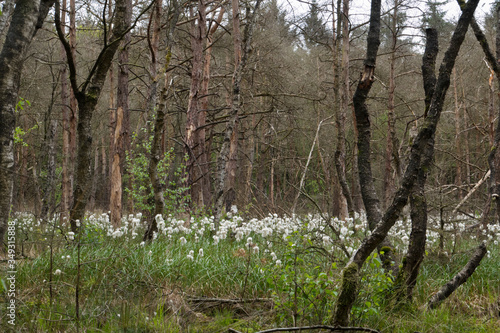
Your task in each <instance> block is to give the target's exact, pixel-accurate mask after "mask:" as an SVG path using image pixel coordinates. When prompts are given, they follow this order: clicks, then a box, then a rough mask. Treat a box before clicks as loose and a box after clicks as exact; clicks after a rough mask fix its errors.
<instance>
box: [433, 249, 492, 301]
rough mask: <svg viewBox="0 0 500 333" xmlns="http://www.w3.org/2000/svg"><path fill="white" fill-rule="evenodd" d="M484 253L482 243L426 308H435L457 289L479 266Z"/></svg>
mask: <svg viewBox="0 0 500 333" xmlns="http://www.w3.org/2000/svg"><path fill="white" fill-rule="evenodd" d="M486 252H487V250H486V245H484V243H481V244H480V245H479V246H478V247H477V248H476V251H475V252H474V255H473V256H472V258H471V259H470V260H469V262H468V263H467V265H465V266H464V268H462V270H461V271H460V272H458V274H457V275H455V277H454V278H453V279H452V280H451V281H449V282H448V283H447V284H445V285H444V286H443V287H442V288H441V290H440V291H438V292H437V293H436V294H434V295H433V296H432V297H431V299H430V300H429V303H428V304H427V306H428V307H429V308H430V309H435V308H437V307H438V306H439V304H441V302H442V301H444V300H445V299H447V298H448V297H449V296H450V295H451V294H452V293H453V292H454V291H455V290H456V289H457V288H458V287H460V286H461V285H462V284H464V283H465V282H466V281H467V279H468V278H469V277H471V275H472V274H473V273H474V271H475V270H476V268H477V267H478V266H479V264H480V263H481V260H482V259H483V257H484V256H485V254H486Z"/></svg>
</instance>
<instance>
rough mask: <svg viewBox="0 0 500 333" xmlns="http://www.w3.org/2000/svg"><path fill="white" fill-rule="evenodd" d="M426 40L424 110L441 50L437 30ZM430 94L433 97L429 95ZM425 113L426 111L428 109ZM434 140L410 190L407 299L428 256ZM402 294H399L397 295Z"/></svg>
mask: <svg viewBox="0 0 500 333" xmlns="http://www.w3.org/2000/svg"><path fill="white" fill-rule="evenodd" d="M426 35H427V42H426V48H425V52H424V56H423V64H422V75H423V80H424V90H425V96H426V99H425V100H426V101H429V104H426V105H425V110H426V111H427V110H429V108H430V101H431V99H432V95H433V94H434V86H435V83H436V74H435V66H436V57H437V54H438V51H439V46H438V32H437V30H435V29H427V30H426ZM429 96H431V98H427V97H429ZM426 111H425V112H424V114H426V113H427V112H426ZM433 146H434V139H431V140H429V143H428V144H427V146H426V147H425V148H424V151H423V154H422V155H423V156H422V161H421V167H420V170H418V174H417V180H416V181H415V184H414V185H413V189H412V190H411V193H410V217H411V233H410V243H409V246H408V253H407V255H406V260H404V261H403V268H402V269H401V271H400V280H401V283H402V285H404V287H403V288H402V291H403V290H404V295H402V294H401V295H400V296H403V297H404V298H406V299H407V300H411V299H412V295H413V289H414V287H415V285H416V283H417V277H418V272H419V268H420V264H421V263H422V260H423V259H424V255H425V244H426V233H427V200H426V198H425V182H426V180H427V174H428V171H429V167H430V166H431V163H432V157H433ZM398 296H399V295H398Z"/></svg>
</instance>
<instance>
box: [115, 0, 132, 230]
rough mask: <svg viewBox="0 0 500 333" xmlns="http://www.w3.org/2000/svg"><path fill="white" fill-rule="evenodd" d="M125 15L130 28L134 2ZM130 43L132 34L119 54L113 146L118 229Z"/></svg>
mask: <svg viewBox="0 0 500 333" xmlns="http://www.w3.org/2000/svg"><path fill="white" fill-rule="evenodd" d="M125 5H126V6H127V8H126V14H125V25H127V26H130V24H131V19H132V1H131V0H127V1H126V4H125ZM129 43H130V32H128V33H127V34H126V35H125V37H124V38H123V41H122V48H121V49H120V52H119V53H118V85H117V93H116V97H117V101H116V102H117V103H116V122H115V133H114V138H113V139H114V144H113V149H114V150H113V154H112V155H113V164H111V165H110V168H111V197H110V211H111V224H112V225H113V226H114V227H115V228H117V227H119V226H120V225H121V217H122V193H123V189H122V175H123V165H124V161H125V149H126V142H127V141H128V139H127V138H128V133H129V128H130V122H129V110H128V109H129V107H128V97H129V96H128V95H129V94H128V47H129V45H128V44H129Z"/></svg>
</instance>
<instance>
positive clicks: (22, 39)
mask: <svg viewBox="0 0 500 333" xmlns="http://www.w3.org/2000/svg"><path fill="white" fill-rule="evenodd" d="M53 4H54V0H18V1H17V2H16V5H15V6H16V7H15V8H14V10H13V13H12V19H11V21H10V26H9V30H8V31H7V35H6V39H5V42H4V44H3V46H2V51H1V52H0V240H1V241H2V242H3V239H4V236H5V232H6V230H7V221H8V219H9V214H10V206H11V202H12V191H13V184H14V175H13V171H14V129H15V127H16V124H15V119H16V118H15V114H14V112H15V108H16V105H17V103H18V98H19V96H18V93H19V85H20V81H21V72H22V69H23V64H24V60H25V53H26V50H27V49H28V47H29V45H30V44H31V41H32V40H33V37H34V36H35V34H36V33H37V31H38V30H39V29H40V28H41V27H42V25H43V22H44V21H45V17H46V16H47V13H48V12H49V9H50V8H51V7H52V5H53Z"/></svg>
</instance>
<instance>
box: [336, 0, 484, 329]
mask: <svg viewBox="0 0 500 333" xmlns="http://www.w3.org/2000/svg"><path fill="white" fill-rule="evenodd" d="M478 2H479V0H470V1H469V2H468V3H467V6H466V8H465V9H464V11H463V13H462V15H461V16H460V18H459V20H458V23H457V26H456V28H455V31H454V33H453V36H452V38H451V41H450V46H449V48H448V50H447V51H446V53H445V56H444V59H443V62H442V64H441V67H440V69H439V75H438V79H437V81H436V85H435V92H434V94H433V97H432V100H431V102H430V107H429V111H428V113H427V117H426V119H425V120H424V124H423V126H422V128H421V129H420V130H419V132H418V134H417V136H416V138H415V140H414V142H413V144H412V146H411V150H410V156H409V162H408V166H407V168H406V170H405V173H404V176H403V179H402V181H401V185H400V187H399V189H398V190H397V192H396V194H395V196H394V199H393V201H392V203H391V205H390V206H389V207H388V208H387V210H386V212H385V213H384V215H383V216H382V217H381V218H380V219H378V220H375V221H373V220H372V221H371V222H372V223H373V222H375V223H376V226H375V229H374V230H373V232H372V233H371V235H370V236H368V237H366V238H365V239H364V240H363V242H362V244H361V246H360V247H359V248H358V249H357V251H356V252H355V253H354V255H353V256H352V258H351V259H350V261H349V263H348V264H347V266H346V268H345V269H344V271H343V272H342V278H343V279H342V285H341V289H340V294H339V298H338V300H337V304H338V305H339V306H337V307H336V310H335V313H334V319H333V320H334V323H335V324H336V325H339V326H346V325H347V323H348V321H349V313H350V311H351V309H352V305H353V304H354V301H355V299H356V292H355V293H354V294H351V293H347V292H345V290H350V289H352V285H353V284H354V285H356V284H355V283H354V281H353V279H358V277H357V274H352V269H351V268H350V267H352V266H351V265H353V264H354V265H356V266H357V270H358V271H359V270H361V268H362V266H363V264H364V262H365V261H366V259H367V258H368V256H369V255H370V254H371V253H372V251H373V250H375V248H377V246H379V245H380V244H381V243H382V241H383V240H384V239H385V238H386V236H387V233H388V232H389V230H390V229H391V228H392V226H393V225H394V223H395V222H396V220H397V218H398V216H399V214H400V213H401V211H402V209H403V208H404V206H405V205H406V204H407V202H408V196H409V195H410V193H411V190H412V188H413V186H414V184H415V182H416V181H417V179H418V174H419V172H420V170H421V169H422V162H423V160H425V158H426V157H425V156H424V154H425V153H426V152H432V151H433V149H429V148H428V147H427V146H428V145H433V140H434V135H435V133H436V128H437V124H438V122H439V118H440V116H441V111H442V109H443V103H444V99H445V96H446V92H447V90H448V88H449V85H450V75H451V71H452V69H453V67H454V65H455V60H456V57H457V55H458V52H459V50H460V47H461V45H462V42H463V41H464V39H465V35H466V33H467V29H468V26H469V24H470V22H471V20H472V18H473V15H474V11H475V9H476V7H477V4H478ZM372 26H373V28H372ZM374 30H375V31H374ZM379 30H380V2H379V1H378V0H374V1H373V2H372V13H371V19H370V30H369V33H368V48H367V59H366V60H365V71H364V73H363V75H362V77H361V80H360V82H359V84H358V89H357V90H356V94H355V96H354V104H355V108H356V109H357V110H356V120H357V122H358V127H359V126H360V125H361V128H359V134H360V137H359V141H360V142H359V143H358V147H359V150H360V152H359V154H360V157H359V162H358V163H359V168H360V181H361V186H362V187H363V185H364V186H365V187H366V186H367V185H368V188H365V191H366V190H368V194H369V195H371V194H372V193H371V192H372V191H371V189H370V187H371V186H369V185H370V184H363V181H364V180H368V181H369V182H371V184H373V183H372V180H371V168H370V163H369V161H368V163H367V161H365V159H366V158H369V157H370V154H369V150H368V151H366V149H369V147H370V146H369V142H366V141H367V138H368V141H369V134H370V123H369V117H368V110H367V108H366V105H364V101H365V100H366V96H367V94H368V91H369V87H370V86H371V84H372V82H373V79H374V78H373V72H374V69H375V59H376V54H377V53H376V51H377V49H378V44H379V39H378V32H379ZM367 88H368V89H367ZM358 94H359V95H358ZM357 95H358V96H357ZM360 96H361V97H364V99H363V98H360ZM360 102H361V103H360ZM358 114H359V115H360V116H361V117H359V116H358ZM358 118H359V119H358ZM360 121H362V123H361V124H360ZM368 176H370V177H368ZM363 198H364V199H365V195H363ZM367 199H368V201H367V200H364V202H365V206H366V205H367V202H368V203H370V202H375V203H378V199H377V200H376V201H375V198H373V197H368V198H367ZM367 211H368V208H367ZM377 213H378V214H380V213H379V212H377V210H376V209H374V210H373V212H371V214H374V215H372V218H373V217H374V216H376V214H377ZM369 222H370V220H369Z"/></svg>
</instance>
